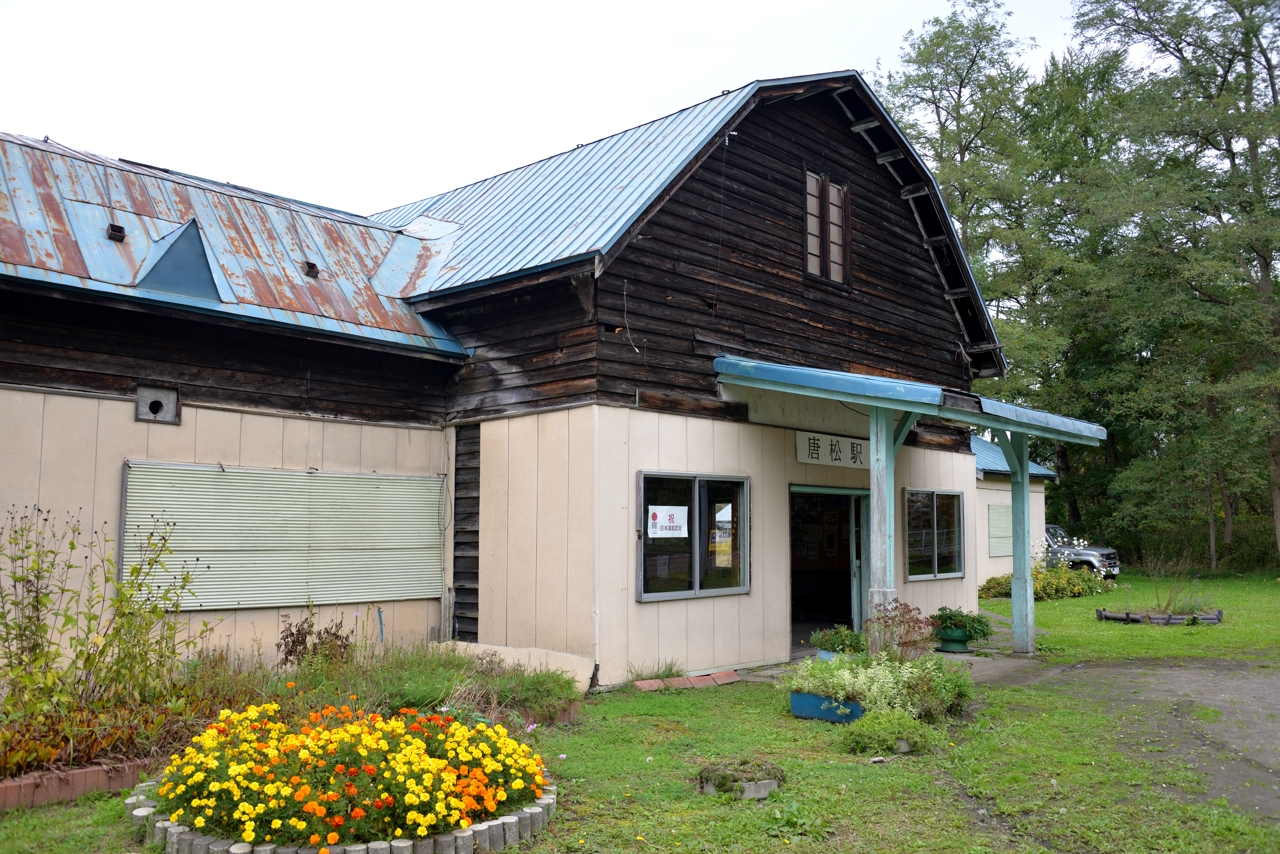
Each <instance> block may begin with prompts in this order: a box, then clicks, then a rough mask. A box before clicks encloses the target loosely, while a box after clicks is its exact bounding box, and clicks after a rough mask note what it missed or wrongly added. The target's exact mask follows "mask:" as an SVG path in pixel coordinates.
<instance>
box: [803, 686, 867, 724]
mask: <svg viewBox="0 0 1280 854" xmlns="http://www.w3.org/2000/svg"><path fill="white" fill-rule="evenodd" d="M791 714H793V715H795V716H796V717H797V718H808V719H812V720H815V721H829V722H830V723H833V724H847V723H852V722H853V721H856V720H857V719H858V718H860V717H862V706H860V705H858V704H857V703H853V702H848V703H839V702H836V701H835V700H833V699H831V698H830V697H822V696H819V695H818V694H804V693H801V692H800V691H792V692H791Z"/></svg>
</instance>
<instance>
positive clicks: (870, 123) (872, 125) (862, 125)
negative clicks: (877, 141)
mask: <svg viewBox="0 0 1280 854" xmlns="http://www.w3.org/2000/svg"><path fill="white" fill-rule="evenodd" d="M878 127H880V120H879V119H863V120H862V121H860V122H854V123H853V124H852V125H850V126H849V130H851V131H853V132H854V133H862V132H864V131H869V130H875V129H876V128H878Z"/></svg>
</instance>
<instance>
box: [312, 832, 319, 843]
mask: <svg viewBox="0 0 1280 854" xmlns="http://www.w3.org/2000/svg"><path fill="white" fill-rule="evenodd" d="M319 841H320V834H318V833H313V834H311V844H312V845H315V844H316V843H318V842H319Z"/></svg>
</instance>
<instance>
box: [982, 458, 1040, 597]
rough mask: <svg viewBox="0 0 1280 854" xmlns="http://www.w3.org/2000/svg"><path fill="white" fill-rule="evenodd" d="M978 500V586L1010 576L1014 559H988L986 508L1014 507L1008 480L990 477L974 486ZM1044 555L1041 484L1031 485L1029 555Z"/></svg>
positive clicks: (1036, 481)
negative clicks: (994, 505) (993, 577)
mask: <svg viewBox="0 0 1280 854" xmlns="http://www.w3.org/2000/svg"><path fill="white" fill-rule="evenodd" d="M977 485H978V490H977V498H978V508H977V509H978V512H979V514H980V518H979V520H978V536H977V539H976V543H977V545H978V558H979V562H978V584H979V586H981V584H982V582H984V581H986V580H987V579H988V578H991V577H992V576H993V575H1009V574H1010V573H1012V572H1013V556H1012V555H1010V556H1008V557H988V555H989V554H990V552H991V549H990V545H989V538H988V536H987V535H988V533H989V532H990V527H989V524H990V523H989V522H988V519H989V518H990V515H991V511H990V510H988V508H989V507H990V506H991V505H992V504H1004V505H1009V504H1012V503H1013V497H1012V494H1011V493H1010V491H1009V490H1010V486H1009V479H1008V478H1007V477H1004V478H1001V477H992V476H990V475H988V476H987V477H986V478H985V479H984V480H980V481H978V482H977ZM1043 551H1044V481H1042V480H1033V481H1031V554H1032V557H1033V558H1034V557H1035V556H1036V555H1038V554H1040V553H1042V552H1043Z"/></svg>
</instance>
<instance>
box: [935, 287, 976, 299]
mask: <svg viewBox="0 0 1280 854" xmlns="http://www.w3.org/2000/svg"><path fill="white" fill-rule="evenodd" d="M942 295H943V296H944V297H946V298H947V299H968V298H969V297H971V296H973V294H971V293H969V289H968V288H950V289H949V290H945V291H943V292H942Z"/></svg>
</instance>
